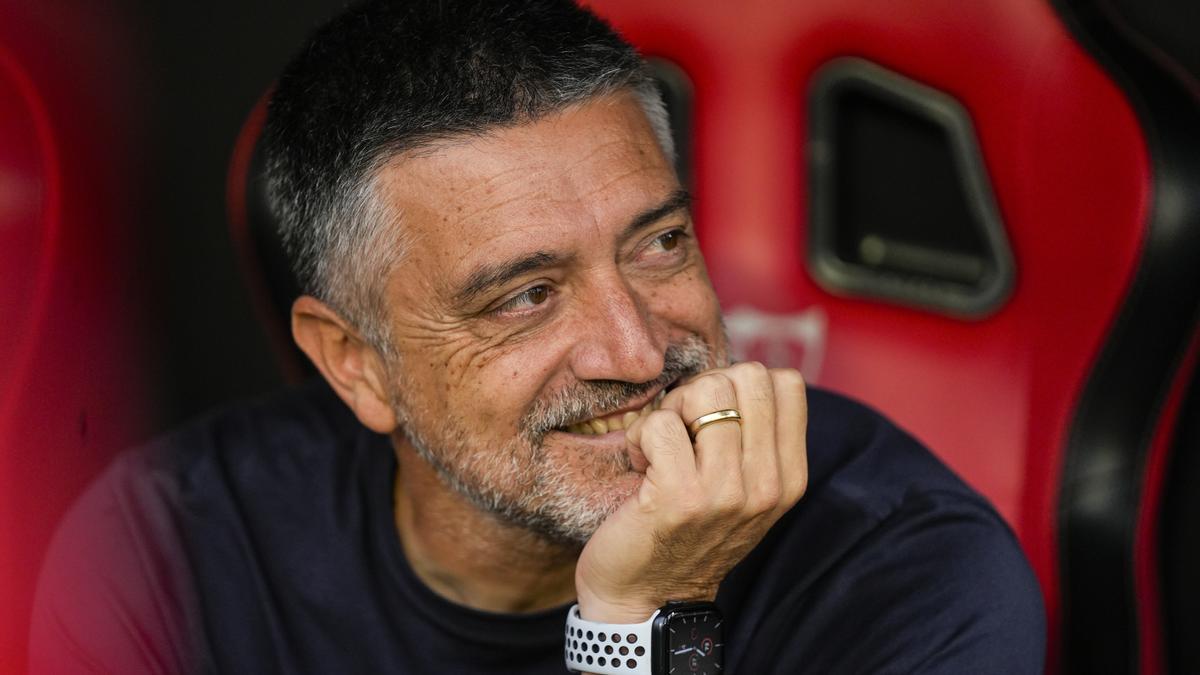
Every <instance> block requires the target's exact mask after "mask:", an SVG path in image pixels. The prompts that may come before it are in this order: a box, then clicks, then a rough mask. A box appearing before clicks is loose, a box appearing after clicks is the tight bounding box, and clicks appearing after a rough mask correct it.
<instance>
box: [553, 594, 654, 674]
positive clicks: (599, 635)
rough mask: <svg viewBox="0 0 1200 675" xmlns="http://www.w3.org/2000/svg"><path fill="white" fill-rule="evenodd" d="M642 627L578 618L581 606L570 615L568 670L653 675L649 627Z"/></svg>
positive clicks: (647, 622) (650, 623)
mask: <svg viewBox="0 0 1200 675" xmlns="http://www.w3.org/2000/svg"><path fill="white" fill-rule="evenodd" d="M656 616H658V610H655V611H654V613H653V614H651V615H650V618H649V619H646V620H645V621H643V622H641V623H597V622H595V621H588V620H586V619H583V618H581V617H580V616H579V605H571V611H569V612H567V633H566V639H567V643H566V646H565V648H564V649H563V654H564V656H565V657H566V661H567V669H568V670H573V671H576V672H583V673H596V675H651V669H650V627H651V626H653V625H654V617H656Z"/></svg>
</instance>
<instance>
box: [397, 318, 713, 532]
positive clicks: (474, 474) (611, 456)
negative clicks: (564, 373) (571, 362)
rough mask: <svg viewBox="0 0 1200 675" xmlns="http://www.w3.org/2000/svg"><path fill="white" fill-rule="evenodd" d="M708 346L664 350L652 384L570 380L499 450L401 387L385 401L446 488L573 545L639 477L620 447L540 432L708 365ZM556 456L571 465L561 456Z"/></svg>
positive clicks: (534, 408)
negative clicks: (607, 448) (602, 447)
mask: <svg viewBox="0 0 1200 675" xmlns="http://www.w3.org/2000/svg"><path fill="white" fill-rule="evenodd" d="M713 351H714V350H712V349H711V348H710V347H709V345H708V344H707V343H705V342H704V340H703V339H701V338H700V337H699V336H695V335H693V336H690V337H688V338H687V339H685V340H683V341H681V342H680V343H678V344H673V345H670V346H668V348H667V350H666V353H665V356H664V367H663V372H662V373H661V374H660V375H659V376H658V377H657V378H655V379H654V380H651V381H649V382H641V383H630V382H619V381H587V382H577V383H575V384H573V385H571V386H569V387H566V388H564V389H561V390H559V391H557V392H554V393H552V394H550V395H548V396H545V397H542V398H539V399H538V400H535V401H534V402H533V403H532V404H531V405H530V407H529V409H528V411H527V412H526V413H525V414H524V415H523V416H522V418H521V420H520V422H519V423H518V433H517V436H516V437H515V438H513V439H511V440H509V441H507V442H505V443H503V444H501V445H499V446H495V445H493V446H491V447H481V446H480V445H479V443H478V441H477V440H476V439H477V434H475V433H472V431H471V429H470V427H469V425H468V423H467V421H466V420H464V419H462V418H461V417H458V416H457V415H455V414H453V413H452V412H450V413H448V414H447V411H435V410H432V409H430V408H429V407H428V406H422V405H421V403H420V402H419V401H415V400H412V399H411V398H410V397H409V396H407V395H406V392H405V391H404V390H403V389H402V388H401V387H400V386H399V385H396V386H394V387H393V392H392V407H393V409H394V410H395V413H396V417H397V419H398V420H400V424H401V425H402V428H403V429H404V433H405V435H406V436H407V438H408V441H409V443H410V444H412V446H413V448H414V449H415V450H416V452H417V454H418V455H419V456H420V457H421V458H422V459H424V460H425V461H426V462H428V463H429V464H430V465H431V466H432V467H433V468H434V470H435V471H436V472H437V475H438V477H439V478H440V479H441V480H442V482H443V483H444V484H445V485H446V486H447V487H449V488H450V489H452V490H454V491H455V492H457V493H458V494H460V495H461V496H463V497H464V498H466V499H467V500H468V501H469V502H470V503H471V504H473V505H474V506H475V507H476V508H478V509H480V510H481V511H483V512H485V513H488V514H490V515H492V516H495V517H497V518H498V519H500V520H501V521H502V522H505V523H508V524H510V525H514V526H517V527H520V528H523V529H525V530H527V531H529V532H532V533H533V534H535V535H537V536H539V537H541V538H543V539H545V540H547V541H549V542H551V543H554V544H559V545H565V546H580V545H582V544H584V543H586V542H587V540H588V539H589V538H591V536H592V534H593V533H595V531H596V529H597V528H599V527H600V524H601V523H603V522H604V520H605V519H606V518H608V516H610V515H611V514H612V513H613V512H614V511H616V510H617V509H618V508H619V507H620V506H621V504H622V503H624V502H625V500H627V499H628V498H630V497H631V496H632V495H633V493H634V492H636V490H637V489H638V487H639V486H640V484H641V477H640V476H639V475H638V474H636V473H634V470H633V466H632V464H631V462H630V459H629V455H628V453H627V452H625V451H624V450H622V451H620V452H615V453H602V452H595V451H592V450H587V449H580V448H578V447H571V445H570V444H569V442H568V444H567V445H566V447H563V444H557V447H553V448H552V447H548V446H547V444H546V437H547V436H548V435H549V434H550V433H551V432H553V431H555V430H558V429H561V428H563V427H565V426H566V425H567V424H570V423H573V422H578V421H581V420H584V419H589V418H592V417H599V416H603V415H604V414H605V413H607V412H611V411H613V410H616V409H619V408H621V407H624V406H626V405H628V403H629V402H630V401H632V400H634V399H637V398H639V397H643V396H645V395H646V394H647V393H649V392H651V391H654V390H657V389H660V388H662V387H664V386H666V385H668V384H671V383H672V382H675V381H676V380H678V379H680V378H681V377H686V376H689V375H694V374H696V373H699V372H702V371H704V370H706V369H708V368H709V367H711V366H712V365H713V361H712V358H713ZM722 351H723V350H722ZM556 438H566V439H569V438H570V436H569V435H567V434H556ZM560 453H569V455H571V456H572V458H573V459H575V460H576V461H574V462H567V461H563V460H564V459H566V458H564V457H559V456H556V455H558V454H560Z"/></svg>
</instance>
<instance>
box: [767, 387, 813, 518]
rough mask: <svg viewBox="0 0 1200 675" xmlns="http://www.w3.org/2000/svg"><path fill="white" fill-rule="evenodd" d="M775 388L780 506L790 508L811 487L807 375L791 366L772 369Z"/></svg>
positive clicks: (783, 508) (781, 508) (782, 508)
mask: <svg viewBox="0 0 1200 675" xmlns="http://www.w3.org/2000/svg"><path fill="white" fill-rule="evenodd" d="M771 379H772V381H773V383H774V389H775V411H776V413H775V414H776V420H777V421H776V426H775V443H776V446H777V448H778V456H779V476H780V483H781V486H782V488H783V489H782V494H781V496H780V505H779V508H780V510H787V509H790V508H791V507H792V506H794V505H795V503H796V502H797V501H799V499H800V497H802V496H803V495H804V492H805V490H806V489H807V488H808V443H807V433H808V397H807V394H806V390H807V388H806V386H805V384H804V378H803V377H802V376H801V375H800V373H799V372H798V371H796V370H793V369H791V368H775V369H772V370H771Z"/></svg>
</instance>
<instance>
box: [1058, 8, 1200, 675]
mask: <svg viewBox="0 0 1200 675" xmlns="http://www.w3.org/2000/svg"><path fill="white" fill-rule="evenodd" d="M1052 4H1053V5H1054V7H1055V8H1056V10H1057V11H1058V12H1059V14H1060V16H1062V18H1063V20H1064V21H1065V23H1066V24H1067V26H1068V27H1069V28H1070V29H1071V30H1072V32H1073V33H1074V35H1075V37H1076V38H1077V39H1078V40H1079V41H1080V42H1081V43H1082V44H1083V45H1084V46H1085V47H1086V48H1087V49H1088V50H1089V51H1090V52H1091V54H1092V55H1093V56H1094V57H1095V58H1096V60H1097V61H1098V62H1099V63H1100V64H1101V65H1102V66H1103V67H1104V68H1105V69H1106V70H1107V71H1108V73H1109V74H1110V75H1111V76H1112V78H1113V79H1114V81H1115V82H1116V83H1117V84H1118V86H1120V87H1121V89H1122V90H1123V91H1124V93H1125V95H1126V96H1127V97H1128V99H1129V101H1130V103H1131V104H1132V106H1133V108H1134V110H1135V112H1136V114H1137V116H1138V119H1139V120H1140V122H1141V126H1142V129H1143V133H1144V134H1145V136H1146V142H1147V145H1148V148H1149V153H1150V161H1151V166H1152V171H1153V198H1152V203H1151V208H1150V215H1149V219H1148V221H1147V223H1146V232H1145V239H1144V246H1143V250H1142V253H1141V257H1140V259H1139V263H1138V268H1137V271H1136V274H1135V277H1134V280H1133V283H1132V284H1131V286H1130V288H1129V290H1128V293H1127V295H1126V297H1125V300H1124V303H1123V305H1122V307H1121V309H1120V312H1119V314H1118V316H1117V320H1116V322H1115V324H1114V326H1113V329H1112V331H1111V333H1110V334H1109V337H1108V339H1107V341H1106V342H1105V344H1104V346H1103V348H1102V350H1101V353H1100V356H1099V358H1098V360H1097V362H1096V365H1095V367H1094V368H1093V370H1092V373H1091V376H1090V377H1089V379H1088V382H1087V384H1086V386H1085V389H1084V391H1083V395H1082V397H1081V399H1080V403H1079V406H1078V409H1077V413H1076V416H1075V419H1074V420H1073V421H1072V424H1071V430H1070V435H1069V440H1068V444H1067V448H1066V458H1065V465H1064V469H1063V476H1062V486H1061V493H1060V497H1059V513H1058V523H1059V535H1058V536H1059V545H1060V573H1061V582H1062V583H1061V588H1062V593H1063V598H1062V606H1063V632H1062V636H1063V652H1062V654H1063V672H1069V673H1100V672H1103V673H1135V672H1138V668H1139V664H1140V651H1139V650H1140V649H1141V648H1143V646H1142V645H1140V644H1139V640H1138V625H1139V611H1140V610H1141V608H1140V607H1139V606H1138V602H1137V595H1136V588H1135V586H1134V578H1135V577H1134V560H1135V549H1134V546H1135V536H1136V524H1137V515H1138V512H1139V509H1140V508H1141V507H1142V496H1143V495H1142V486H1143V484H1144V479H1145V468H1146V460H1147V455H1148V452H1149V449H1150V443H1151V441H1152V439H1153V437H1154V434H1155V432H1156V430H1157V429H1158V427H1159V425H1160V419H1159V418H1160V415H1161V412H1162V406H1163V403H1164V400H1165V397H1166V395H1167V393H1168V391H1169V390H1170V387H1171V385H1172V382H1173V378H1174V377H1175V376H1176V375H1177V370H1178V368H1179V367H1180V360H1181V358H1182V356H1183V354H1184V352H1185V350H1186V349H1187V347H1188V344H1189V340H1190V338H1191V336H1192V334H1193V332H1194V331H1195V329H1196V325H1197V310H1198V308H1200V262H1198V261H1200V190H1198V189H1197V186H1198V185H1200V104H1198V102H1197V101H1196V100H1195V98H1193V97H1192V96H1191V94H1190V92H1189V91H1188V90H1187V88H1186V87H1185V86H1183V85H1182V83H1181V82H1180V81H1178V80H1176V79H1174V78H1173V77H1172V75H1171V74H1170V73H1169V72H1167V71H1166V70H1165V69H1163V68H1162V67H1160V65H1159V64H1158V63H1156V62H1155V61H1154V60H1153V58H1151V56H1149V55H1148V54H1146V53H1144V52H1143V51H1141V50H1140V49H1139V48H1138V46H1137V45H1136V44H1135V43H1134V42H1133V41H1132V40H1130V39H1128V38H1127V33H1126V32H1125V31H1124V29H1123V27H1122V26H1121V25H1120V24H1119V20H1117V19H1116V18H1115V17H1114V16H1113V15H1112V14H1111V13H1108V12H1107V11H1106V8H1105V6H1104V4H1105V3H1104V0H1096V1H1091V0H1055V1H1054V2H1053V3H1052ZM1096 142H1098V143H1102V142H1103V139H1099V138H1098V139H1096ZM1185 375H1186V374H1185Z"/></svg>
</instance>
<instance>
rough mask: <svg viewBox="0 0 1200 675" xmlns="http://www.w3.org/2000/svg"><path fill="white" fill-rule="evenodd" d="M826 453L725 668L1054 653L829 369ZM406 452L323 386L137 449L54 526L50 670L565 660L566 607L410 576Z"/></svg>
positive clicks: (976, 667) (1013, 562)
mask: <svg viewBox="0 0 1200 675" xmlns="http://www.w3.org/2000/svg"><path fill="white" fill-rule="evenodd" d="M808 453H809V467H810V479H809V488H808V492H807V494H806V495H805V497H804V498H803V499H802V500H801V502H800V503H799V504H798V505H797V506H796V507H795V508H793V509H792V511H791V512H790V513H789V514H787V515H786V516H785V517H784V518H783V519H781V520H780V521H779V523H777V524H776V525H775V527H774V528H773V529H772V530H771V531H770V533H769V534H768V535H767V537H766V538H765V539H764V540H763V541H762V543H761V544H760V545H759V546H758V547H757V548H756V549H755V550H754V551H753V552H752V553H751V554H750V555H749V556H748V557H747V558H746V559H745V560H744V561H742V563H741V564H739V565H738V566H737V567H736V568H735V569H734V570H733V571H732V572H731V573H730V575H729V576H728V578H727V579H726V580H725V583H724V584H723V585H722V586H721V590H720V593H719V595H718V597H717V603H718V604H719V605H720V606H721V608H722V609H723V610H724V613H725V615H726V629H727V633H726V645H727V646H726V659H727V665H726V669H725V672H729V673H738V674H742V675H746V674H750V675H755V674H760V673H821V674H828V673H953V674H955V675H961V674H963V673H972V674H983V673H1003V674H1005V675H1012V674H1019V673H1041V672H1042V659H1043V651H1044V648H1045V644H1044V642H1045V625H1044V616H1043V610H1042V605H1041V596H1040V593H1039V590H1038V586H1037V583H1036V581H1035V579H1034V577H1033V575H1032V573H1031V572H1030V569H1029V566H1028V563H1027V562H1026V560H1025V558H1024V556H1023V555H1022V553H1021V550H1020V549H1019V547H1018V545H1017V543H1016V541H1015V540H1014V538H1013V536H1012V534H1011V532H1010V531H1009V529H1008V528H1007V527H1006V525H1005V524H1004V522H1003V521H1002V520H1001V519H1000V517H999V516H998V515H997V514H996V512H995V511H994V510H993V509H992V508H991V507H990V506H989V505H988V504H987V503H986V501H985V500H983V499H982V498H981V497H980V496H978V495H977V494H976V493H975V492H973V491H972V490H971V489H969V488H968V487H966V486H965V485H964V484H963V483H962V482H961V481H960V480H959V479H958V478H956V477H955V476H954V475H953V474H952V473H951V472H950V471H949V470H947V469H946V468H945V467H944V466H943V465H942V464H941V463H939V462H938V461H937V460H936V459H935V458H934V457H933V456H932V455H931V454H930V453H929V452H928V451H926V450H925V449H924V448H923V447H921V446H920V445H919V444H918V443H916V442H915V441H914V440H912V439H911V438H910V437H909V436H907V435H905V434H904V433H903V432H901V431H899V430H897V428H896V427H894V426H893V425H891V424H890V423H888V422H887V421H886V420H884V419H883V418H882V417H880V416H879V415H878V414H876V413H874V412H872V411H870V410H868V409H866V408H864V407H862V406H861V405H858V404H856V403H853V402H851V401H848V400H846V399H844V398H841V397H838V396H835V395H832V394H829V393H824V392H821V391H818V390H815V389H812V390H810V392H809V432H808ZM395 470H396V459H395V456H394V454H393V450H392V448H391V446H390V445H389V443H388V441H387V439H386V438H384V437H381V436H378V435H375V434H373V433H371V432H369V431H368V430H366V429H365V428H363V427H362V426H361V425H359V424H358V422H357V421H356V420H355V419H354V417H353V416H352V415H351V414H350V412H349V411H348V410H347V409H346V408H345V407H344V406H343V405H342V404H341V402H340V401H338V400H337V398H336V397H335V396H334V395H333V394H332V393H331V392H330V390H329V389H328V388H327V387H326V386H324V384H322V383H314V384H311V385H308V386H306V387H304V388H302V389H299V390H295V391H292V392H288V393H285V394H283V395H280V396H278V397H275V398H273V399H270V400H267V401H264V402H260V403H256V404H252V405H242V406H238V407H234V408H230V409H228V410H225V411H223V412H220V413H216V414H214V415H210V416H209V417H207V418H205V419H202V420H200V421H198V422H196V423H194V424H192V425H190V426H188V427H186V428H184V429H182V430H179V431H177V432H175V433H173V434H171V435H169V436H167V437H165V438H163V439H160V440H159V441H157V442H155V443H153V444H151V445H150V446H148V447H145V448H141V449H138V450H135V451H131V452H128V453H125V454H123V455H121V456H120V457H119V458H118V459H117V460H116V461H115V462H114V464H113V465H112V466H111V467H110V468H109V469H108V470H107V471H106V472H105V473H104V474H103V475H102V476H101V477H100V478H99V479H98V481H97V482H96V483H94V484H93V485H92V487H91V488H90V489H89V490H88V492H87V493H86V494H85V495H84V496H83V497H82V498H81V500H80V501H79V502H78V503H77V504H76V506H75V507H74V508H73V510H72V512H71V513H70V514H69V516H68V517H67V519H66V521H65V522H64V523H63V525H62V526H61V528H60V530H59V532H58V534H57V535H56V538H55V542H54V544H53V545H52V548H51V551H50V554H49V558H48V562H47V564H46V566H45V568H44V570H43V575H42V579H41V581H40V583H39V591H38V599H37V603H36V609H35V616H34V626H33V642H32V645H31V654H32V656H31V659H32V661H31V663H32V670H33V672H34V673H77V672H78V673H83V672H87V673H94V672H107V673H120V674H130V673H181V672H206V673H207V672H214V673H251V674H255V675H268V674H270V673H319V674H322V675H330V674H335V673H372V674H374V673H421V674H424V673H514V674H515V673H531V674H543V673H544V674H547V675H549V674H551V673H553V674H554V675H560V674H562V673H564V672H566V671H565V667H564V665H563V658H562V647H563V644H562V642H563V623H564V620H565V617H566V609H567V608H566V607H560V608H556V609H552V610H547V611H543V612H538V613H534V614H522V615H503V614H490V613H486V612H480V611H475V610H472V609H469V608H467V607H463V606H459V605H456V604H454V603H452V602H450V601H448V600H445V599H444V598H442V597H440V596H438V595H436V594H434V593H433V592H432V591H431V590H430V589H429V588H428V587H426V586H425V585H424V584H423V583H422V582H421V581H420V580H419V579H418V578H417V577H416V576H415V575H414V573H413V571H412V569H411V568H410V567H409V565H408V563H407V561H406V560H405V557H404V553H403V551H402V549H401V546H400V542H399V539H398V537H397V533H396V528H395V524H394V521H393V515H392V514H393V511H392V487H393V479H394V474H395Z"/></svg>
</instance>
